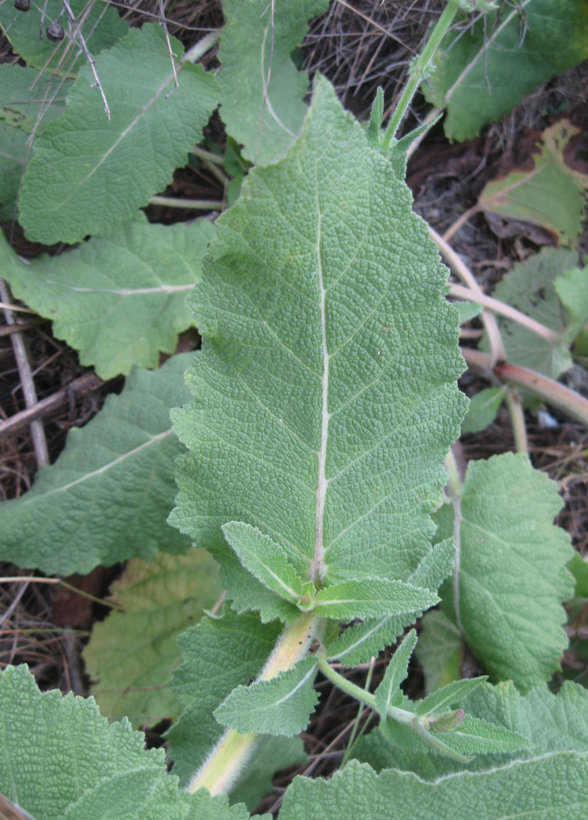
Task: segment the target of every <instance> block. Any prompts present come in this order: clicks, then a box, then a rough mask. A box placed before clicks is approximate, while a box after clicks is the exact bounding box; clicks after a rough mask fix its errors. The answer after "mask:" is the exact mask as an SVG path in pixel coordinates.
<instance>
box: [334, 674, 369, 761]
mask: <svg viewBox="0 0 588 820" xmlns="http://www.w3.org/2000/svg"><path fill="white" fill-rule="evenodd" d="M375 665H376V659H375V658H372V659H371V660H370V667H369V669H368V673H367V676H366V679H365V686H364V687H363V689H364V692H367V691H369V688H370V686H371V684H372V677H373V675H374V667H375ZM362 714H363V708H362V705H361V703H360V704H359V708H358V710H357V717H356V718H355V720H354V721H353V728H352V729H351V734H350V735H349V740H348V741H347V747H346V749H345V754H344V755H343V760H342V761H341V768H343V766H344V765H345V764H346V763H347V759H348V758H349V755H350V753H351V750H352V749H353V746H354V744H355V736H356V735H357V730H358V729H359V721H360V720H361V716H362Z"/></svg>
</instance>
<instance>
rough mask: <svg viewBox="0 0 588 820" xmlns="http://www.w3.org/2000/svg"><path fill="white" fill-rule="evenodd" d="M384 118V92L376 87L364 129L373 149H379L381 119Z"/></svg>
mask: <svg viewBox="0 0 588 820" xmlns="http://www.w3.org/2000/svg"><path fill="white" fill-rule="evenodd" d="M383 116H384V90H383V89H382V88H381V87H378V90H377V91H376V96H375V98H374V102H373V103H372V110H371V113H370V121H369V123H368V126H367V129H366V136H367V138H368V140H369V142H370V143H371V144H372V145H373V146H374V148H379V147H380V133H381V130H382V117H383Z"/></svg>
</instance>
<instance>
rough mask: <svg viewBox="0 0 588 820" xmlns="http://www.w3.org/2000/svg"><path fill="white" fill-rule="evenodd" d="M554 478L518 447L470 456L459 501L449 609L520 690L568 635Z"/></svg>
mask: <svg viewBox="0 0 588 820" xmlns="http://www.w3.org/2000/svg"><path fill="white" fill-rule="evenodd" d="M561 507H562V500H561V498H560V497H559V495H558V493H557V485H556V484H555V482H552V481H551V480H550V479H549V478H548V477H547V476H546V475H545V474H544V473H541V472H539V471H538V470H533V468H532V467H531V465H530V463H529V460H528V458H527V457H526V456H523V455H513V454H512V453H506V454H505V455H501V456H494V457H493V458H491V459H488V461H471V462H470V463H469V465H468V470H467V474H466V480H465V483H464V485H463V489H462V494H461V502H460V503H459V517H458V518H457V521H458V526H457V527H456V531H455V535H456V543H457V544H458V545H459V546H458V558H457V562H456V575H457V579H456V582H455V585H454V592H455V595H454V601H453V604H454V610H455V614H456V617H457V622H458V624H459V625H460V627H461V630H462V632H463V635H464V637H465V640H466V642H467V644H468V646H469V647H470V648H471V649H472V651H473V652H474V654H475V655H476V657H477V658H478V659H479V660H480V661H481V662H482V664H483V665H484V667H485V669H486V670H487V671H488V673H489V674H490V676H491V677H492V678H494V679H498V680H501V679H507V680H508V679H512V680H513V681H514V682H515V683H516V685H517V686H518V687H519V688H520V689H521V690H522V691H528V690H529V689H530V688H532V687H533V686H536V685H538V684H540V683H543V682H544V681H547V680H549V678H550V677H551V675H552V673H553V672H554V671H555V670H556V669H557V668H558V666H559V661H560V658H561V655H562V652H563V650H564V649H565V648H566V647H567V644H568V639H567V636H566V634H565V632H564V629H563V625H564V623H565V621H566V617H565V612H564V609H563V606H562V602H563V601H567V600H568V599H569V598H570V597H571V596H572V594H573V591H574V585H573V578H572V575H571V573H570V572H569V571H568V569H567V566H566V565H567V563H568V561H569V560H570V559H571V557H572V555H573V550H572V547H571V544H570V540H569V535H568V534H567V533H566V532H565V531H564V530H562V529H561V528H559V527H556V526H555V525H554V524H553V519H554V518H555V516H556V515H557V513H558V512H559V510H560V509H561Z"/></svg>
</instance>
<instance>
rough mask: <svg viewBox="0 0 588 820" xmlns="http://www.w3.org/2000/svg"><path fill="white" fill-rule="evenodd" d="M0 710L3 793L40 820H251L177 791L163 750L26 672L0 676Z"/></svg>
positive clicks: (219, 800) (220, 801)
mask: <svg viewBox="0 0 588 820" xmlns="http://www.w3.org/2000/svg"><path fill="white" fill-rule="evenodd" d="M0 703H1V704H2V724H1V729H0V738H1V742H0V792H1V793H3V794H4V795H6V797H8V799H9V800H11V801H12V802H13V803H14V804H16V805H17V806H19V807H20V808H22V809H24V811H26V812H27V813H30V815H32V816H33V817H35V818H38V820H107V818H112V817H117V818H123V817H124V820H246V818H248V817H249V814H248V813H247V812H246V811H245V808H244V806H235V807H232V808H229V805H228V802H227V799H226V796H224V795H221V796H220V797H216V798H211V797H210V795H209V794H208V792H206V791H203V792H200V793H199V794H197V795H193V796H191V795H188V794H187V793H186V792H185V791H183V790H180V789H178V785H177V779H176V778H175V777H172V776H170V775H169V774H168V773H167V769H166V765H165V756H164V753H163V750H162V749H150V750H146V749H145V748H144V740H145V738H144V735H143V734H142V733H141V732H133V731H132V729H131V725H130V723H129V722H128V721H127V720H123V721H121V722H120V723H113V724H111V725H109V724H108V721H107V720H106V719H105V718H103V717H101V716H100V713H99V711H98V708H97V706H96V704H95V703H94V700H93V698H88V699H84V698H80V697H75V696H74V695H72V694H69V695H66V697H64V698H62V697H61V693H60V692H58V691H53V692H46V693H45V694H41V692H39V690H38V688H37V686H36V684H35V680H34V678H33V676H32V675H31V674H29V672H28V670H27V668H26V666H19V667H8V668H7V669H5V670H3V671H2V672H0ZM3 816H4V815H3ZM10 816H12V815H10ZM264 817H265V818H266V820H268V818H269V816H268V815H264Z"/></svg>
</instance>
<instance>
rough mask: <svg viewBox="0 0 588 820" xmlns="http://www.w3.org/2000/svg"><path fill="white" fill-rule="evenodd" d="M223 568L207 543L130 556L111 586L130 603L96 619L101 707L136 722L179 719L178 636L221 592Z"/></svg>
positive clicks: (93, 658)
mask: <svg viewBox="0 0 588 820" xmlns="http://www.w3.org/2000/svg"><path fill="white" fill-rule="evenodd" d="M216 574H217V568H216V566H215V564H214V562H213V560H212V558H211V557H210V555H209V554H208V553H207V552H206V551H205V550H201V549H200V550H199V549H191V550H189V552H188V553H187V555H168V554H167V553H164V552H161V553H159V554H158V555H157V556H156V557H155V560H154V561H152V562H151V563H147V562H146V561H141V560H140V559H138V558H135V559H133V560H132V561H129V562H128V563H127V566H126V567H125V570H124V572H123V574H122V576H121V577H120V578H119V579H118V580H117V581H116V582H115V584H113V586H112V588H111V601H112V602H113V603H114V604H118V605H119V606H120V607H122V608H123V611H122V612H117V611H113V612H111V613H110V615H109V616H108V617H107V618H106V619H105V620H104V621H98V622H97V623H95V624H94V628H93V630H92V635H91V636H90V642H89V643H88V645H87V646H86V647H85V649H84V652H83V655H84V662H85V665H86V672H87V673H88V675H89V676H90V677H91V678H92V680H94V681H95V683H94V684H93V686H92V687H91V693H92V695H93V696H94V697H95V699H96V701H97V703H98V706H99V707H100V711H101V713H102V714H103V715H104V716H105V717H108V718H111V719H112V718H116V719H119V718H121V717H123V716H124V715H126V717H128V718H129V720H130V721H131V722H132V723H133V725H134V726H143V727H146V726H152V725H153V724H155V723H158V722H159V721H160V720H162V719H164V718H177V717H178V716H179V714H180V712H181V707H180V704H179V702H178V700H177V698H176V697H175V695H174V694H173V693H172V692H171V690H170V688H169V685H168V684H169V681H170V678H171V673H172V669H173V668H174V667H175V666H177V664H178V662H179V660H180V647H179V644H178V642H177V640H176V639H177V637H178V635H180V634H181V633H182V632H183V631H184V630H185V629H186V628H187V627H188V626H190V625H191V624H193V623H195V622H196V621H197V620H198V619H199V618H200V617H201V616H202V613H203V610H204V609H205V608H210V607H212V606H214V604H215V602H216V600H217V599H218V597H219V590H218V589H217V588H216V586H215V583H214V581H215V578H216Z"/></svg>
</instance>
